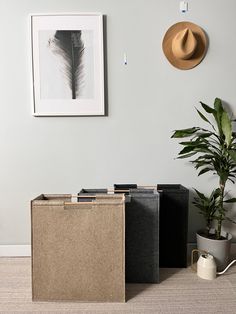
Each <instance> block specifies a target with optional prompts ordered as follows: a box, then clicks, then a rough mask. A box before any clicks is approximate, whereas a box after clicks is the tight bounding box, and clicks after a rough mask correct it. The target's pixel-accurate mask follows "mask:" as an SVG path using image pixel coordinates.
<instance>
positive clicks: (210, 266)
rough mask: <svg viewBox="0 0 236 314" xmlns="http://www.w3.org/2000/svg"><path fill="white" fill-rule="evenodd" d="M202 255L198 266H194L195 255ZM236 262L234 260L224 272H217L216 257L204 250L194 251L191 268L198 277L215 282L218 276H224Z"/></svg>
mask: <svg viewBox="0 0 236 314" xmlns="http://www.w3.org/2000/svg"><path fill="white" fill-rule="evenodd" d="M197 252H198V253H200V256H199V259H198V261H197V264H194V262H193V261H194V253H197ZM235 262H236V260H233V261H232V262H231V263H230V264H229V265H228V266H227V267H226V268H225V269H224V270H223V271H222V272H217V268H216V262H215V259H214V256H213V255H211V254H210V253H208V252H206V251H203V250H198V249H195V250H192V255H191V268H192V269H193V270H194V271H195V272H196V273H197V275H198V277H200V278H202V279H207V280H213V279H215V278H216V275H222V274H224V273H225V272H226V270H227V269H228V268H229V267H230V266H231V265H233V264H234V263H235Z"/></svg>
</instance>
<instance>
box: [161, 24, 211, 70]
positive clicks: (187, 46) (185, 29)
mask: <svg viewBox="0 0 236 314" xmlns="http://www.w3.org/2000/svg"><path fill="white" fill-rule="evenodd" d="M162 48H163V51H164V54H165V56H166V58H167V59H168V60H169V62H170V63H171V64H172V65H173V66H175V67H176V68H178V69H181V70H188V69H192V68H194V67H195V66H197V65H198V64H199V63H200V62H201V61H202V60H203V58H204V56H205V54H206V51H207V37H206V34H205V33H204V31H203V30H202V29H201V27H199V26H198V25H196V24H194V23H191V22H179V23H176V24H174V25H172V26H171V27H170V28H169V29H168V30H167V32H166V34H165V36H164V39H163V43H162Z"/></svg>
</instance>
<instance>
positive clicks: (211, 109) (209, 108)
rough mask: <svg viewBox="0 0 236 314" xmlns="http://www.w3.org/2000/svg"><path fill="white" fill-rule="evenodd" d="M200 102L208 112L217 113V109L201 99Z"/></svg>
mask: <svg viewBox="0 0 236 314" xmlns="http://www.w3.org/2000/svg"><path fill="white" fill-rule="evenodd" d="M200 104H201V105H202V108H203V109H204V110H205V111H206V112H207V113H215V112H216V111H215V109H213V108H211V107H209V106H208V105H206V104H204V103H203V102H201V101H200Z"/></svg>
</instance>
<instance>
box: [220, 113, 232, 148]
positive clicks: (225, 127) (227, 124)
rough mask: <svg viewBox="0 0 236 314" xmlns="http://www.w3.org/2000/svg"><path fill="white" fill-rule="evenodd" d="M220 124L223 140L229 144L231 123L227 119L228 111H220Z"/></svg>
mask: <svg viewBox="0 0 236 314" xmlns="http://www.w3.org/2000/svg"><path fill="white" fill-rule="evenodd" d="M221 126H222V132H223V134H224V136H225V141H226V143H227V145H228V146H229V145H230V143H231V137H232V125H231V121H230V119H229V116H228V113H227V112H226V111H224V112H223V113H222V116H221Z"/></svg>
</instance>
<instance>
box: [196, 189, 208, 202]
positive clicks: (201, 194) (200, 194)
mask: <svg viewBox="0 0 236 314" xmlns="http://www.w3.org/2000/svg"><path fill="white" fill-rule="evenodd" d="M194 191H195V192H196V193H197V195H198V197H199V198H200V199H202V200H206V196H205V195H204V194H203V193H201V192H199V191H198V190H197V189H194Z"/></svg>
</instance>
